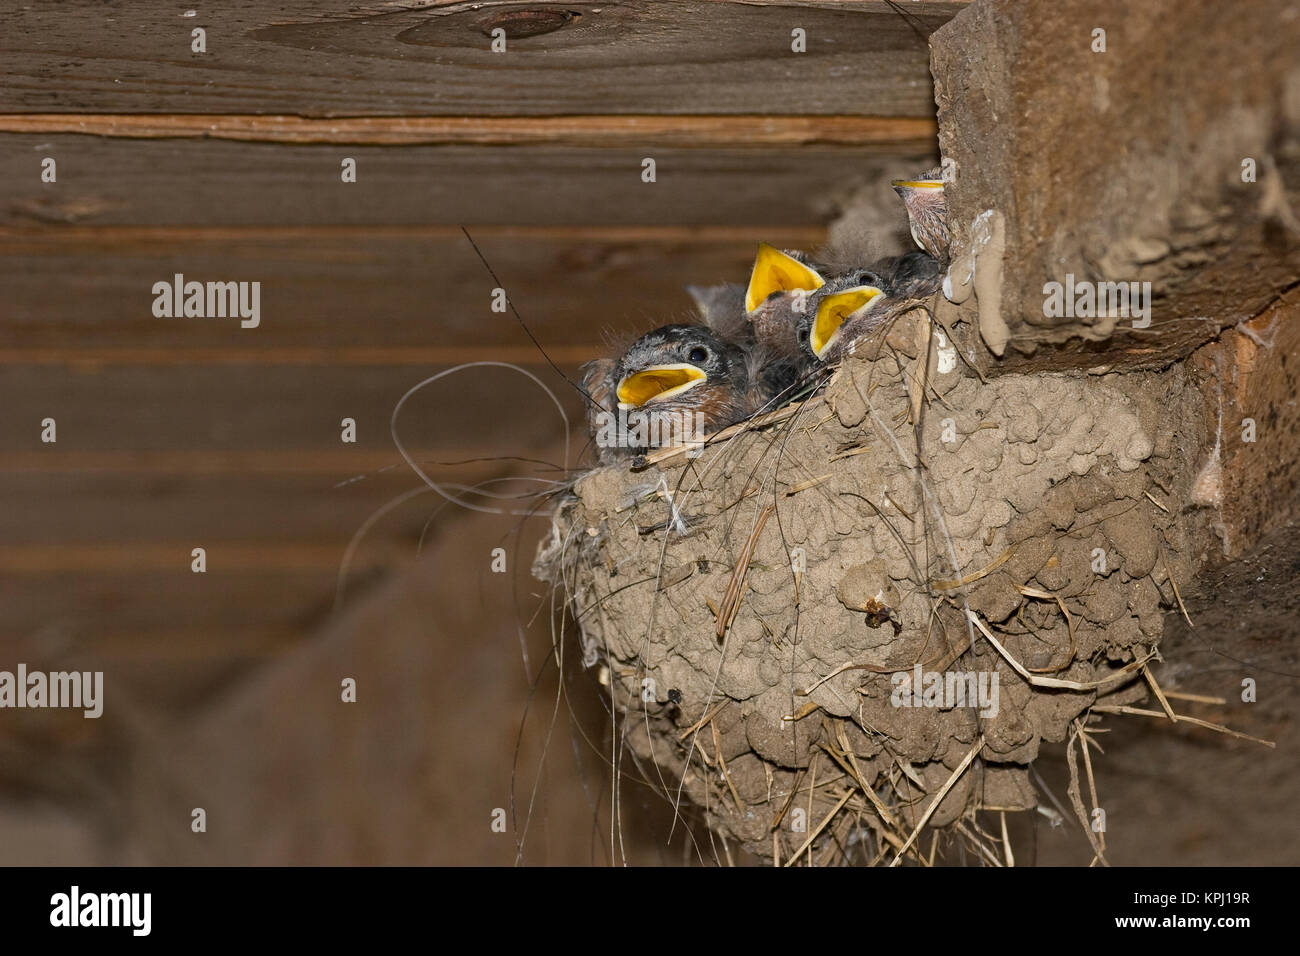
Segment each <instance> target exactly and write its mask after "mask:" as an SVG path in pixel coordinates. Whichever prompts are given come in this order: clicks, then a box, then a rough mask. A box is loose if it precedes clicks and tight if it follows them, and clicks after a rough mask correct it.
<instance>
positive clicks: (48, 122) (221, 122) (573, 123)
mask: <svg viewBox="0 0 1300 956" xmlns="http://www.w3.org/2000/svg"><path fill="white" fill-rule="evenodd" d="M0 133H25V134H34V135H37V136H50V135H58V134H62V133H70V134H77V135H81V136H101V137H109V138H120V139H202V140H232V141H235V142H243V143H277V144H295V145H331V146H471V145H472V146H568V147H575V148H580V149H610V148H615V147H628V146H632V147H653V148H655V149H656V150H659V149H772V148H773V147H791V146H801V147H808V146H857V147H871V148H873V149H875V150H882V149H886V150H890V151H894V152H914V153H926V152H929V151H930V150H931V149H932V148H933V144H934V140H935V136H936V135H937V133H938V126H937V125H936V124H935V121H934V120H933V119H931V118H928V117H892V116H853V115H846V116H780V115H776V116H773V115H771V114H754V115H744V116H727V115H722V116H661V115H643V116H472V115H471V116H341V117H335V118H331V119H313V118H309V117H304V116H284V115H280V116H266V115H261V114H214V113H172V114H157V113H148V114H137V113H6V114H0Z"/></svg>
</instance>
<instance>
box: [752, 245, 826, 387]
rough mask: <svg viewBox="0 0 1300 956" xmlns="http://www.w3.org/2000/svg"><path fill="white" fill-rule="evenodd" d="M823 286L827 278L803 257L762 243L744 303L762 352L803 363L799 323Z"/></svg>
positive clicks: (759, 246)
mask: <svg viewBox="0 0 1300 956" xmlns="http://www.w3.org/2000/svg"><path fill="white" fill-rule="evenodd" d="M824 285H826V279H825V277H824V276H823V275H822V273H821V272H819V271H818V270H817V269H816V268H815V267H813V266H812V265H810V264H809V263H807V262H806V261H804V258H803V256H802V254H800V253H791V252H782V251H781V250H780V249H777V248H776V247H774V246H769V245H768V244H767V243H765V242H760V243H759V244H758V255H757V256H756V257H755V259H754V268H753V270H752V271H751V272H750V275H749V287H748V288H747V289H746V290H745V302H744V307H745V317H746V319H747V320H748V321H749V324H750V325H751V326H752V328H753V334H754V339H755V342H756V343H757V345H758V347H759V349H760V350H762V351H763V352H764V353H765V354H766V355H768V356H770V357H773V358H778V359H785V360H788V361H795V362H798V361H802V355H803V353H802V351H801V349H800V347H799V340H798V338H797V337H796V334H797V331H798V328H799V319H800V318H801V317H802V316H804V315H806V314H807V312H808V309H809V300H810V298H811V296H812V295H813V294H814V293H815V292H817V290H818V289H821V288H822V287H823V286H824Z"/></svg>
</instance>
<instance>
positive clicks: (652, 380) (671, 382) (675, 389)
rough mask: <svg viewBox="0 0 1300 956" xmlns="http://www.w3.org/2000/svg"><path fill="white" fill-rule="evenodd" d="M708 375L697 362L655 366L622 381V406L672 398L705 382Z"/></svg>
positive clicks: (636, 406)
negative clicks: (695, 364) (697, 365)
mask: <svg viewBox="0 0 1300 956" xmlns="http://www.w3.org/2000/svg"><path fill="white" fill-rule="evenodd" d="M706 378H708V375H706V374H705V372H704V370H703V369H700V368H696V367H695V366H694V365H655V366H653V367H651V368H647V369H642V370H641V371H639V372H633V373H632V374H631V375H628V376H626V377H625V378H624V379H623V381H621V382H619V383H618V405H619V407H620V408H640V407H641V406H642V405H644V404H645V403H646V402H653V401H656V400H658V399H663V398H671V397H672V396H674V395H680V394H681V393H682V392H684V391H686V390H687V389H689V388H694V387H695V386H696V385H699V384H700V383H701V382H703V381H704V380H705V379H706Z"/></svg>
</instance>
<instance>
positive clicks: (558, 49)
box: [0, 0, 961, 117]
mask: <svg viewBox="0 0 1300 956" xmlns="http://www.w3.org/2000/svg"><path fill="white" fill-rule="evenodd" d="M370 6H371V10H370V11H369V12H361V11H358V10H356V9H354V7H353V5H352V4H350V3H349V2H347V0H320V2H311V3H309V2H306V0H278V2H268V0H229V2H225V3H222V4H219V5H216V6H213V7H210V8H206V9H200V10H198V11H197V13H198V15H197V16H195V17H187V16H185V15H184V13H185V10H184V8H178V7H176V6H173V5H167V4H130V5H126V6H123V7H120V8H113V9H112V11H111V14H108V15H106V13H105V8H104V7H103V5H102V4H100V3H98V2H93V0H70V2H67V3H61V4H58V5H37V4H33V5H30V6H25V7H14V6H8V7H6V8H4V9H2V10H0V37H3V38H4V39H3V41H0V53H2V54H3V56H4V59H5V64H6V73H7V76H6V83H5V86H4V90H3V92H2V93H0V112H6V113H12V112H45V113H48V112H76V113H86V112H114V113H194V112H210V113H271V114H296V115H303V116H358V115H417V116H418V115H449V116H463V115H478V116H520V115H557V114H560V115H564V114H592V113H601V114H607V113H631V114H723V113H727V114H774V113H775V114H787V115H822V114H828V115H842V114H858V115H867V116H892V117H899V116H912V117H927V116H930V115H931V114H932V113H933V100H932V95H931V87H930V77H929V54H928V50H927V47H926V42H925V37H926V36H927V35H928V33H930V32H932V31H933V30H934V29H936V28H937V27H938V26H940V25H941V24H943V23H944V22H946V21H947V20H948V19H949V18H950V17H951V16H952V15H953V13H954V12H955V11H956V10H958V9H960V7H961V4H954V3H938V2H935V3H925V4H915V3H907V4H905V5H903V6H904V8H905V9H906V13H907V14H908V15H903V14H900V13H899V12H898V11H897V10H895V9H893V8H891V7H889V6H887V5H884V4H881V3H878V2H871V3H852V4H850V3H840V4H835V5H833V6H822V5H817V6H811V5H807V4H794V3H786V4H781V5H762V6H759V5H753V4H748V3H731V2H726V3H722V2H716V3H714V2H700V0H694V2H674V3H664V2H654V0H610V2H602V3H594V4H593V3H580V2H565V3H562V4H557V3H549V2H535V3H530V4H504V5H503V4H490V5H483V4H477V3H474V4H468V3H466V4H457V5H454V6H447V7H434V8H428V7H426V8H424V9H396V10H392V9H391V8H389V10H390V12H375V11H374V10H373V7H374V4H371V5H370ZM520 9H533V10H551V11H556V12H560V13H562V14H564V13H576V14H577V16H571V17H568V18H567V19H566V20H564V22H563V25H562V26H561V27H560V28H559V29H556V30H554V31H552V32H548V33H545V34H543V35H537V36H530V37H520V36H516V38H515V39H513V40H507V52H505V53H495V54H494V53H492V52H491V50H490V48H489V47H490V37H489V33H490V32H491V29H492V28H493V26H494V25H496V24H498V23H504V24H505V25H504V27H503V28H505V29H507V32H508V33H509V32H511V31H513V30H514V27H513V26H512V25H511V24H510V23H509V22H508V21H509V19H510V17H511V16H512V14H513V13H514V12H515V11H518V10H520ZM195 27H202V28H203V29H204V30H206V32H207V52H206V53H202V54H199V53H193V52H191V30H192V29H194V28H195ZM795 27H801V28H803V29H804V30H806V31H807V36H808V41H807V52H806V53H803V54H796V53H793V52H791V30H792V29H794V28H795ZM516 32H517V31H516ZM579 76H580V77H581V82H575V77H579Z"/></svg>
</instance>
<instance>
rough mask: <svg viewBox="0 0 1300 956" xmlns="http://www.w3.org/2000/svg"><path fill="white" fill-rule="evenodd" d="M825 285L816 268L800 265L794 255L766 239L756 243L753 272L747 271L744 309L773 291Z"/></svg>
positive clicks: (810, 290)
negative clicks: (756, 251)
mask: <svg viewBox="0 0 1300 956" xmlns="http://www.w3.org/2000/svg"><path fill="white" fill-rule="evenodd" d="M825 284H826V280H825V279H823V278H822V277H821V276H820V275H818V274H817V270H816V269H812V268H810V267H809V266H806V265H804V264H803V263H802V262H800V261H799V260H798V259H796V258H795V257H794V256H787V255H786V254H785V253H784V252H782V251H781V250H780V249H777V248H776V247H775V246H769V245H768V244H767V243H766V242H760V243H759V244H758V256H757V257H756V258H755V259H754V271H753V272H751V273H750V274H749V289H748V290H747V291H746V292H745V311H746V312H753V311H754V310H755V309H757V308H758V307H759V306H760V305H762V304H763V300H764V299H766V298H767V297H768V296H769V295H771V294H772V293H773V292H792V291H794V290H795V289H805V290H807V291H808V292H812V291H813V290H814V289H820V288H821V287H822V286H823V285H825Z"/></svg>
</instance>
